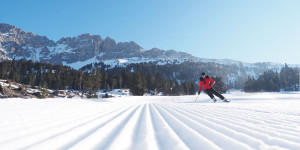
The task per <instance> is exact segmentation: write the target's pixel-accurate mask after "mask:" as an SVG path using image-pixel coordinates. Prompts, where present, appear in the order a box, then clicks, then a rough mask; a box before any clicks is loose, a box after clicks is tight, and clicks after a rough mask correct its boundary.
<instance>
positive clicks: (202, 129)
mask: <svg viewBox="0 0 300 150" xmlns="http://www.w3.org/2000/svg"><path fill="white" fill-rule="evenodd" d="M156 106H157V107H158V109H159V110H161V111H164V112H165V113H167V114H168V115H169V116H173V117H174V118H176V119H178V121H180V122H181V123H183V124H185V125H186V126H189V127H190V128H191V129H193V130H194V131H196V132H198V133H199V134H201V135H203V136H204V137H205V138H207V139H208V140H210V141H212V142H213V143H214V144H216V145H218V146H219V147H222V148H224V149H232V148H233V147H234V148H235V149H243V150H246V149H252V148H251V147H250V146H248V145H247V144H245V143H242V142H239V141H238V140H235V139H233V138H231V137H229V136H227V135H224V134H223V133H221V132H217V131H216V130H214V129H212V128H209V127H207V126H204V125H203V124H201V123H199V122H196V121H194V120H193V119H191V118H189V117H187V116H184V115H183V114H181V113H180V112H178V111H174V110H171V108H170V107H166V106H159V104H157V105H156Z"/></svg>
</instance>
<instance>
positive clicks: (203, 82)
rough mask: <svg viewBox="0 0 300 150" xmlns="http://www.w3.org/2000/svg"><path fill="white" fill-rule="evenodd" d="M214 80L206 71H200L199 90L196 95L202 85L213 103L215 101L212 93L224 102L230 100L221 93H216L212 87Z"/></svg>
mask: <svg viewBox="0 0 300 150" xmlns="http://www.w3.org/2000/svg"><path fill="white" fill-rule="evenodd" d="M214 84H215V81H214V80H213V79H211V78H210V77H209V76H208V75H207V74H206V73H204V72H203V73H202V74H201V77H200V86H199V92H198V95H200V93H201V90H202V86H204V92H205V93H206V94H207V95H208V96H209V97H210V98H211V99H212V100H213V101H214V103H216V102H217V100H216V98H215V97H214V95H216V96H218V97H219V98H220V99H222V100H223V101H224V102H230V100H227V99H226V98H225V97H224V96H223V95H221V94H220V93H218V92H217V91H216V90H215V89H214V88H213V86H214Z"/></svg>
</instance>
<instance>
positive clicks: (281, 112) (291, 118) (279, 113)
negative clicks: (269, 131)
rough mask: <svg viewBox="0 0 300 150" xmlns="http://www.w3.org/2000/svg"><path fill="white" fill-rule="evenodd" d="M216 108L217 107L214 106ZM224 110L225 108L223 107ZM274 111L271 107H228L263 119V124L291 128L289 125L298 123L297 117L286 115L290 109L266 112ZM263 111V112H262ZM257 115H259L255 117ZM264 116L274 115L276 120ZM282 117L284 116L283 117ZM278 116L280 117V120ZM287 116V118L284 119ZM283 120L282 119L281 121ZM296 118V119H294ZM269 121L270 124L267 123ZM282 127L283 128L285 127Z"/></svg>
mask: <svg viewBox="0 0 300 150" xmlns="http://www.w3.org/2000/svg"><path fill="white" fill-rule="evenodd" d="M216 107H218V106H216ZM223 108H225V107H223ZM226 108H227V107H226ZM270 108H271V110H274V107H271V106H260V107H259V109H258V108H257V107H255V108H253V109H251V108H247V109H246V108H244V107H243V108H235V107H232V108H231V107H229V109H235V110H240V111H246V112H248V113H249V111H250V112H251V113H252V114H253V115H254V116H253V117H256V118H263V119H264V120H265V122H267V123H270V124H274V126H275V125H277V124H278V123H281V124H283V123H286V124H284V125H285V126H291V123H295V124H298V123H299V121H298V122H296V121H297V120H299V116H297V115H289V114H287V113H286V111H288V110H289V109H290V108H282V107H280V108H278V109H276V111H277V112H274V111H272V113H270V111H266V110H270ZM262 110H264V111H262ZM258 113H259V115H257V114H258ZM242 114H243V113H241V115H242ZM247 115H250V114H247ZM266 115H275V116H277V117H276V118H272V119H271V120H270V119H268V117H265V116H266ZM283 115H284V116H283ZM278 116H281V117H280V118H279V117H278ZM286 116H288V117H286ZM282 118H283V119H282ZM296 118H298V119H296ZM268 121H270V122H268ZM285 126H284V127H285Z"/></svg>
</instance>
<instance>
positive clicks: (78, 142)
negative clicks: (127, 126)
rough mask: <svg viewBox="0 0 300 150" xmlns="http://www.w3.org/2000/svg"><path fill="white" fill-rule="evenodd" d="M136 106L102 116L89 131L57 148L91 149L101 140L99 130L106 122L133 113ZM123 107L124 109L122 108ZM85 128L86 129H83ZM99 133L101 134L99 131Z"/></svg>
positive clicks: (109, 122) (106, 124)
mask: <svg viewBox="0 0 300 150" xmlns="http://www.w3.org/2000/svg"><path fill="white" fill-rule="evenodd" d="M137 108H138V106H129V108H128V107H125V108H122V109H121V111H118V112H117V113H116V114H115V113H114V114H111V115H107V116H104V117H103V118H102V120H100V122H99V123H98V122H95V125H96V126H95V127H93V128H92V129H90V130H89V131H84V134H82V135H81V136H79V137H78V138H76V139H75V140H73V141H71V142H69V144H66V145H64V146H63V147H61V148H59V149H70V148H72V149H82V148H83V149H92V147H93V146H95V145H96V144H97V143H99V142H100V141H101V140H100V138H104V137H103V136H98V137H97V135H99V132H100V131H101V130H102V129H103V128H104V127H105V126H108V124H111V122H113V121H114V120H117V119H118V118H119V117H122V116H124V115H127V114H128V113H133V112H134V111H135V110H137ZM124 109H125V110H124ZM106 118H107V120H105V119H106ZM84 130H86V129H84ZM100 134H102V133H101V132H100Z"/></svg>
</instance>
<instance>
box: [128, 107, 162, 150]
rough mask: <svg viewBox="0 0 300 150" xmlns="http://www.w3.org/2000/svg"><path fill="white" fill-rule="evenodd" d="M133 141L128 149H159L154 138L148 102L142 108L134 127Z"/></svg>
mask: <svg viewBox="0 0 300 150" xmlns="http://www.w3.org/2000/svg"><path fill="white" fill-rule="evenodd" d="M134 135H135V136H134V137H133V141H135V143H134V144H132V145H131V147H130V148H129V149H130V150H141V149H143V150H159V147H158V144H157V140H156V138H155V130H154V127H153V121H152V120H151V114H150V109H149V103H147V104H146V107H145V108H144V109H143V111H142V113H141V115H140V117H139V119H138V121H137V123H136V127H135V131H134Z"/></svg>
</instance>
